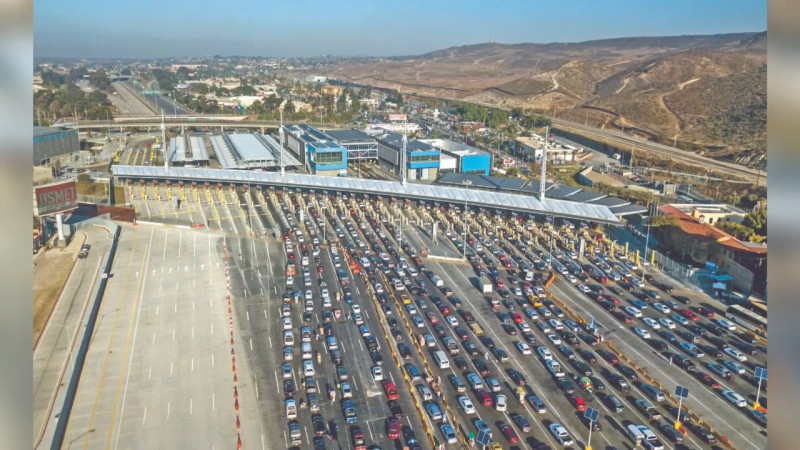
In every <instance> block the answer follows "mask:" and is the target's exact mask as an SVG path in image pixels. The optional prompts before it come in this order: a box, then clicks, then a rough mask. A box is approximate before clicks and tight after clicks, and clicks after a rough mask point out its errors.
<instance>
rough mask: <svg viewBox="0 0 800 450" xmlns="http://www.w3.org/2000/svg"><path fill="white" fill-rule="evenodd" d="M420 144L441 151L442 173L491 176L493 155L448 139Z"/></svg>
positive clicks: (428, 140) (426, 140)
mask: <svg viewBox="0 0 800 450" xmlns="http://www.w3.org/2000/svg"><path fill="white" fill-rule="evenodd" d="M420 142H422V143H425V144H427V145H429V146H431V147H433V148H435V149H438V150H440V151H441V154H442V158H441V165H440V169H439V170H440V171H441V172H444V173H464V174H467V175H489V173H490V172H491V170H492V154H491V153H489V152H487V151H483V150H479V149H477V148H475V147H471V146H469V145H466V144H461V143H459V142H454V141H449V140H447V139H421V140H420Z"/></svg>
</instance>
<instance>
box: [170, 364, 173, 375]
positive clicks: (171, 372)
mask: <svg viewBox="0 0 800 450" xmlns="http://www.w3.org/2000/svg"><path fill="white" fill-rule="evenodd" d="M172 363H173V362H172V361H170V362H169V374H170V375H172Z"/></svg>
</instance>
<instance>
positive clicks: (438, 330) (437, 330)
mask: <svg viewBox="0 0 800 450" xmlns="http://www.w3.org/2000/svg"><path fill="white" fill-rule="evenodd" d="M433 331H434V332H435V333H436V335H437V336H439V337H442V336H444V335H445V334H447V329H446V328H445V327H444V325H442V324H440V323H437V324H436V325H434V326H433Z"/></svg>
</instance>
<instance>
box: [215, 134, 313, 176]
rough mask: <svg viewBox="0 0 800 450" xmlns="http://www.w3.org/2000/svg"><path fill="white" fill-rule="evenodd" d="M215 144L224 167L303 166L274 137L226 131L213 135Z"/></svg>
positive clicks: (268, 167) (288, 167)
mask: <svg viewBox="0 0 800 450" xmlns="http://www.w3.org/2000/svg"><path fill="white" fill-rule="evenodd" d="M211 147H212V148H213V149H214V154H215V155H216V157H217V160H218V161H219V164H220V165H221V166H222V168H223V169H243V170H247V169H257V170H270V171H277V170H280V168H281V166H283V167H284V168H285V169H293V168H298V167H300V166H301V163H300V161H298V160H297V158H295V157H294V156H293V155H291V154H290V153H289V152H287V151H284V150H283V149H282V148H281V146H280V144H278V141H276V140H275V138H273V137H272V136H268V135H264V134H258V133H241V134H236V133H223V134H220V135H214V136H211Z"/></svg>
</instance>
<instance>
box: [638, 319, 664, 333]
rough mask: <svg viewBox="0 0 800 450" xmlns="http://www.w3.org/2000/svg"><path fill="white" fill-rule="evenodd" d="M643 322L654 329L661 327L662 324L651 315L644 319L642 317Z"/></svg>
mask: <svg viewBox="0 0 800 450" xmlns="http://www.w3.org/2000/svg"><path fill="white" fill-rule="evenodd" d="M642 322H644V324H645V325H647V326H648V327H650V328H652V329H654V330H657V329H659V328H661V325H659V323H658V322H657V321H656V320H655V319H651V318H649V317H645V318H644V319H642Z"/></svg>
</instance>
